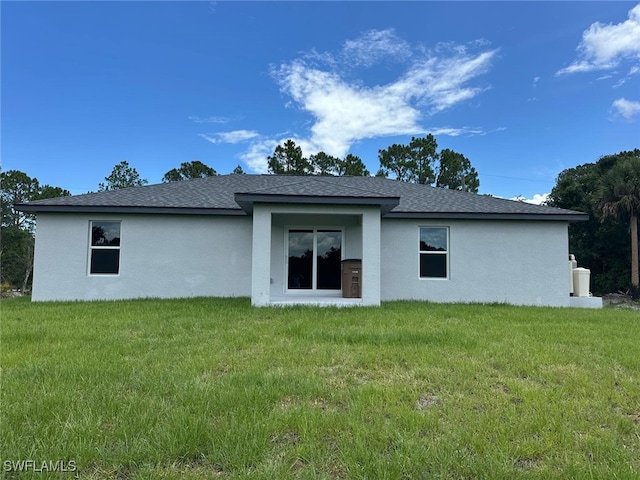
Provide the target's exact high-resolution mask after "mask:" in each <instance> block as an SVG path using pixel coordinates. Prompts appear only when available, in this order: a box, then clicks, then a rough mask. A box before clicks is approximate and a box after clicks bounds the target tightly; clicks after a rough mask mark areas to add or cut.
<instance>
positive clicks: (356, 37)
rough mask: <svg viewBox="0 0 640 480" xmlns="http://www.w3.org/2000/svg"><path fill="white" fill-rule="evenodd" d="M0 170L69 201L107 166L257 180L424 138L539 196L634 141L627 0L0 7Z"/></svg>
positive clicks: (635, 9)
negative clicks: (272, 169)
mask: <svg viewBox="0 0 640 480" xmlns="http://www.w3.org/2000/svg"><path fill="white" fill-rule="evenodd" d="M0 13H1V21H2V25H1V26H2V39H1V40H2V57H1V62H2V65H1V66H2V85H1V87H2V108H1V114H2V118H1V120H2V132H1V133H2V137H1V149H2V169H3V170H5V171H6V170H10V169H18V170H22V171H24V172H26V173H27V174H28V175H30V176H32V177H37V178H38V179H39V180H40V182H41V183H47V184H51V185H55V186H60V187H64V188H67V189H69V190H70V191H71V192H72V193H74V194H77V193H85V192H87V191H90V190H93V191H95V190H97V188H98V183H100V182H103V181H104V177H105V176H107V175H109V173H110V172H111V170H112V168H113V166H114V165H116V164H117V163H119V162H120V161H122V160H126V161H128V162H129V164H130V165H131V166H133V167H135V168H136V169H137V170H138V172H139V173H140V175H141V176H142V177H143V178H146V179H148V180H149V182H150V183H159V182H160V181H161V179H162V176H163V175H164V174H165V173H166V172H167V171H168V170H170V169H172V168H175V167H178V166H179V165H180V163H182V162H187V161H192V160H200V161H201V162H204V163H206V164H207V165H209V166H211V167H213V168H215V169H216V170H217V171H218V173H230V172H231V171H232V170H233V169H234V167H235V166H236V165H241V166H242V167H243V169H244V170H245V172H247V173H264V172H266V157H267V155H270V154H271V153H273V150H274V148H275V146H276V145H277V144H278V143H279V142H283V141H285V140H287V139H289V138H292V139H294V140H295V141H296V143H297V144H298V145H300V146H302V147H303V150H304V153H305V154H306V155H309V154H312V153H316V152H317V151H320V150H322V151H325V152H327V153H329V154H332V155H336V156H340V157H343V156H345V155H346V154H347V153H352V154H355V155H358V156H360V157H361V158H362V159H363V161H364V162H365V164H366V165H367V166H368V168H369V170H370V171H371V172H372V173H375V172H376V171H377V170H378V165H379V164H378V150H379V149H384V148H387V147H388V146H389V145H391V144H393V143H408V142H409V141H410V139H411V137H412V136H423V135H425V134H427V133H433V134H434V135H435V137H436V139H437V141H438V146H439V148H440V149H443V148H450V149H453V150H455V151H457V152H460V153H462V154H464V155H465V156H467V157H468V158H469V159H470V160H471V163H472V164H473V166H474V167H475V168H476V169H477V171H478V173H479V175H480V193H487V194H492V195H496V196H502V197H506V198H513V197H516V196H522V197H525V198H527V199H533V198H539V197H536V195H538V196H539V195H541V194H545V193H547V192H549V191H550V190H551V188H552V187H553V185H554V184H555V179H556V176H557V175H558V173H560V172H561V171H562V170H563V169H565V168H570V167H574V166H576V165H580V164H583V163H587V162H593V161H596V160H597V159H598V158H599V157H600V156H602V155H607V154H612V153H617V152H619V151H622V150H631V149H633V148H639V147H640V4H638V3H636V2H611V1H607V2H447V3H441V2H406V3H405V2H267V1H263V2H231V1H224V2H204V1H202V2H75V1H74V2H13V1H5V2H2V6H1V11H0Z"/></svg>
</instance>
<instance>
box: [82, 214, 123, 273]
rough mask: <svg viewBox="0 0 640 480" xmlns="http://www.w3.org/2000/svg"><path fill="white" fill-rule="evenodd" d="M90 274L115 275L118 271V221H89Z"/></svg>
mask: <svg viewBox="0 0 640 480" xmlns="http://www.w3.org/2000/svg"><path fill="white" fill-rule="evenodd" d="M90 255H91V258H90V261H89V273H90V274H97V275H100V274H106V275H117V274H118V273H119V271H120V222H107V221H93V222H91V252H90Z"/></svg>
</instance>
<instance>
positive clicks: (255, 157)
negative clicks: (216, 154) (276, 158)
mask: <svg viewBox="0 0 640 480" xmlns="http://www.w3.org/2000/svg"><path fill="white" fill-rule="evenodd" d="M277 145H278V142H277V141H275V140H269V139H267V140H263V141H260V142H254V143H252V144H251V145H250V146H249V149H248V150H247V151H246V152H245V153H243V154H241V155H240V158H241V159H242V161H243V162H245V163H246V164H247V166H248V167H249V169H250V170H251V171H252V172H255V173H267V157H268V156H269V155H272V154H273V151H274V150H275V148H276V146H277Z"/></svg>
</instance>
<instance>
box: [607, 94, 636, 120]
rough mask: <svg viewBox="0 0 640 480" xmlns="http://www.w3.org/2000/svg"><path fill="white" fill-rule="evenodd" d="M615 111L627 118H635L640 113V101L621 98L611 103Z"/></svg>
mask: <svg viewBox="0 0 640 480" xmlns="http://www.w3.org/2000/svg"><path fill="white" fill-rule="evenodd" d="M611 106H612V107H613V108H614V109H615V111H616V112H617V113H618V115H620V116H621V117H623V118H624V119H626V120H629V121H631V120H633V119H634V117H635V116H636V115H640V102H635V101H632V100H627V99H626V98H619V99H617V100H615V101H614V102H613V104H612V105H611Z"/></svg>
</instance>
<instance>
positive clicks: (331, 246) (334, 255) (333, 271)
mask: <svg viewBox="0 0 640 480" xmlns="http://www.w3.org/2000/svg"><path fill="white" fill-rule="evenodd" d="M341 260H342V232H341V231H339V230H318V232H317V233H316V288H318V289H319V290H340V288H341V278H340V275H341V270H340V262H341Z"/></svg>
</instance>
